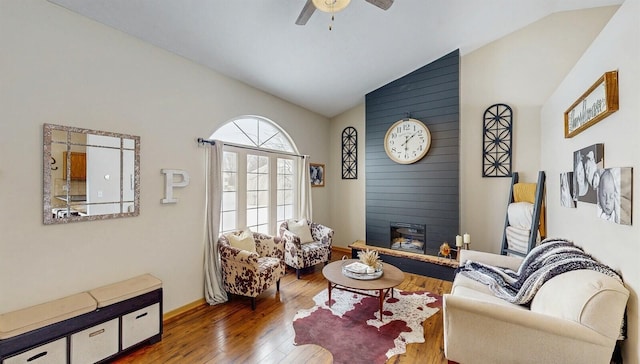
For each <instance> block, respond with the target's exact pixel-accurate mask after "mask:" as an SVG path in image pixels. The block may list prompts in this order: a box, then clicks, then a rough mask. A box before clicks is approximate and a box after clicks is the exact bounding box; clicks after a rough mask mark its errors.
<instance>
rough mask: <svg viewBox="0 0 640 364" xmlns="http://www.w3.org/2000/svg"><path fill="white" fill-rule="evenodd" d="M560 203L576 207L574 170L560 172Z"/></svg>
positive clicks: (564, 205)
mask: <svg viewBox="0 0 640 364" xmlns="http://www.w3.org/2000/svg"><path fill="white" fill-rule="evenodd" d="M560 205H562V206H563V207H569V208H575V207H576V201H575V200H574V199H573V172H564V173H560Z"/></svg>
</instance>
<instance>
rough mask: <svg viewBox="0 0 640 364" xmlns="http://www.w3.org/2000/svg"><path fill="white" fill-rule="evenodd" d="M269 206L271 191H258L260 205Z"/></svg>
mask: <svg viewBox="0 0 640 364" xmlns="http://www.w3.org/2000/svg"><path fill="white" fill-rule="evenodd" d="M266 206H269V191H258V207H266Z"/></svg>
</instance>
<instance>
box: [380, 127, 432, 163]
mask: <svg viewBox="0 0 640 364" xmlns="http://www.w3.org/2000/svg"><path fill="white" fill-rule="evenodd" d="M430 146H431V133H430V132H429V128H427V126H426V125H424V124H423V123H422V122H421V121H420V120H416V119H410V118H407V119H402V120H398V121H396V122H395V123H394V124H393V125H391V127H390V128H389V130H387V134H386V135H385V136H384V150H385V152H387V155H388V156H389V158H391V159H392V160H393V161H394V162H397V163H401V164H411V163H415V162H417V161H419V160H420V159H422V157H424V156H425V155H426V154H427V152H428V151H429V147H430Z"/></svg>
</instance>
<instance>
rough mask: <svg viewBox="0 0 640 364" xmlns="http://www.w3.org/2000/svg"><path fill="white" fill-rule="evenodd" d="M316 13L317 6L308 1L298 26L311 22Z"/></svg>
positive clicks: (298, 20) (297, 22)
mask: <svg viewBox="0 0 640 364" xmlns="http://www.w3.org/2000/svg"><path fill="white" fill-rule="evenodd" d="M392 1H393V0H392ZM314 11H316V7H315V5H313V1H311V0H307V3H306V4H304V7H303V8H302V11H301V12H300V15H298V19H297V20H296V24H298V25H305V24H307V21H308V20H309V18H311V15H313V12H314Z"/></svg>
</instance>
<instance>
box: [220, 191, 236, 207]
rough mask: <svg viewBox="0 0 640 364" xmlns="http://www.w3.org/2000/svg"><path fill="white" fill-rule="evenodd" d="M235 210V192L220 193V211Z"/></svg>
mask: <svg viewBox="0 0 640 364" xmlns="http://www.w3.org/2000/svg"><path fill="white" fill-rule="evenodd" d="M235 209H236V193H235V192H223V193H222V211H230V210H234V211H235Z"/></svg>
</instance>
